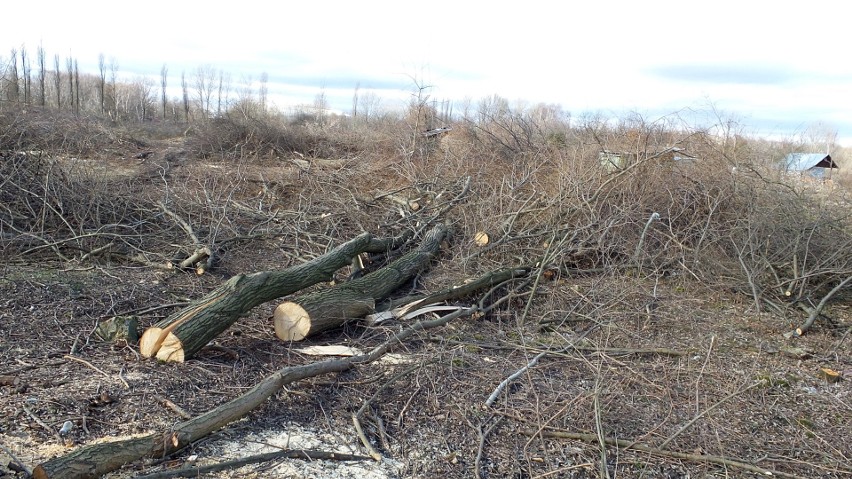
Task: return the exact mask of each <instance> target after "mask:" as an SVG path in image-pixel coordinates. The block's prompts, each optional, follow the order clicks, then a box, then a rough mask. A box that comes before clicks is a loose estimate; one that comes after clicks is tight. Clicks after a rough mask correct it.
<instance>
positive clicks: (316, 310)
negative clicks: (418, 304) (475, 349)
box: [275, 226, 447, 341]
mask: <svg viewBox="0 0 852 479" xmlns="http://www.w3.org/2000/svg"><path fill="white" fill-rule="evenodd" d="M446 233H447V230H446V228H444V227H443V226H436V227H434V228H432V230H430V231H429V232H428V233H427V234H426V235H425V237H424V238H423V242H422V243H421V244H420V246H419V247H418V248H417V249H415V250H414V251H411V252H409V253H407V254H406V255H404V256H403V257H401V258H399V259H398V260H396V261H394V262H393V263H391V264H389V265H387V266H385V267H384V268H381V269H379V270H376V271H374V272H372V273H370V274H368V275H366V276H364V277H361V278H358V279H356V280H353V281H349V282H346V283H341V284H339V285H337V286H334V287H332V288H329V289H326V290H323V291H318V292H316V293H311V294H306V295H304V296H300V297H296V298H293V299H292V300H290V301H287V302H285V303H282V304H281V305H279V306H278V308H276V309H275V335H276V336H278V338H279V339H282V340H284V341H299V340H301V339H304V338H305V337H307V336H311V335H314V334H318V333H320V332H323V331H327V330H329V329H332V328H336V327H339V326H340V325H342V324H343V323H344V322H345V321H346V320H349V319H354V318H363V317H364V316H366V315H368V314H370V313H372V312H373V311H374V309H375V304H376V301H381V300H383V299H385V298H387V297H388V296H390V295H391V293H393V292H394V291H395V290H396V289H398V288H399V287H400V286H402V284H403V283H405V282H406V281H408V280H410V279H411V278H413V277H414V275H416V274H417V273H419V272H420V271H422V270H423V269H424V268H426V266H427V265H428V264H429V261H431V259H432V258H433V257H434V256H435V254H436V253H437V252H438V250H439V249H440V248H441V241H442V240H443V239H444V236H446Z"/></svg>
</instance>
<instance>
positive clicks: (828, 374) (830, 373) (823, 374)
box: [817, 368, 843, 384]
mask: <svg viewBox="0 0 852 479" xmlns="http://www.w3.org/2000/svg"><path fill="white" fill-rule="evenodd" d="M817 375H818V376H819V377H820V378H822V379H825V380H826V381H827V382H829V383H831V384H834V383H836V382H838V381H840V380H841V379H842V377H843V376H841V375H840V373H839V372H838V371H835V370H833V369H830V368H819V372H818V373H817Z"/></svg>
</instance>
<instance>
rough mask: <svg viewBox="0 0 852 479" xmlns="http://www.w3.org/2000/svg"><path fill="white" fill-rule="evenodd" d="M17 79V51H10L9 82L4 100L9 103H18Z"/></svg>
mask: <svg viewBox="0 0 852 479" xmlns="http://www.w3.org/2000/svg"><path fill="white" fill-rule="evenodd" d="M19 81H20V80H19V79H18V50H16V49H14V48H13V49H12V51H11V52H10V53H9V80H8V85H9V86H8V87H7V88H6V98H7V99H8V100H9V101H13V102H16V103H17V102H18V101H19V100H20V89H19V88H20V87H19V86H18V83H19Z"/></svg>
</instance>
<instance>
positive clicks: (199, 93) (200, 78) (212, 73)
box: [195, 65, 216, 118]
mask: <svg viewBox="0 0 852 479" xmlns="http://www.w3.org/2000/svg"><path fill="white" fill-rule="evenodd" d="M215 79H216V70H214V69H213V67H212V66H210V65H203V66H200V67H198V69H197V70H195V96H196V99H197V101H198V108H199V109H200V110H201V111H202V113H203V114H204V117H205V118H208V117H209V116H210V110H211V108H210V101H211V97H212V96H213V82H214V81H215Z"/></svg>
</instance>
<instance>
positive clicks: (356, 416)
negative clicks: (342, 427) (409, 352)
mask: <svg viewBox="0 0 852 479" xmlns="http://www.w3.org/2000/svg"><path fill="white" fill-rule="evenodd" d="M421 366H422V365H420V364H416V365H414V366H411V367H409V368H406V369H405V370H404V371H402V372H400V373H398V374H395V375H394V376H393V377H392V378H390V379H388V380H387V381H386V382H385V383H384V384H383V385H382V386H381V387H380V388H379V389H377V390H376V392H375V393H373V395H372V396H370V398H369V399H367V400H366V401H364V404H362V405H361V407H359V408H358V410H357V411H355V412H354V413H353V414H352V424H353V425H354V426H355V433H356V434H357V436H358V439H360V440H361V444H363V445H364V448H365V449H366V450H367V452H368V453H369V454H370V457H371V458H373V459H374V460H376V461H381V460H382V455H381V454H380V453H379V451H377V450H376V448H374V447H373V445H372V444H370V441H369V439H367V435H366V434H364V429H363V428H362V427H361V416H362V415H363V414H364V411H366V410H367V407H369V406H370V404H371V403H372V402H373V401H374V400H375V399H376V398H377V397H378V396H379V394H381V392H382V391H384V390H385V389H387V388H388V387H390V385H391V384H393V383H394V382H396V380H397V379H399V378H401V377H403V376H405V375H406V374H408V373H410V372H411V371H414V370H415V369H417V368H419V367H421Z"/></svg>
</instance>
